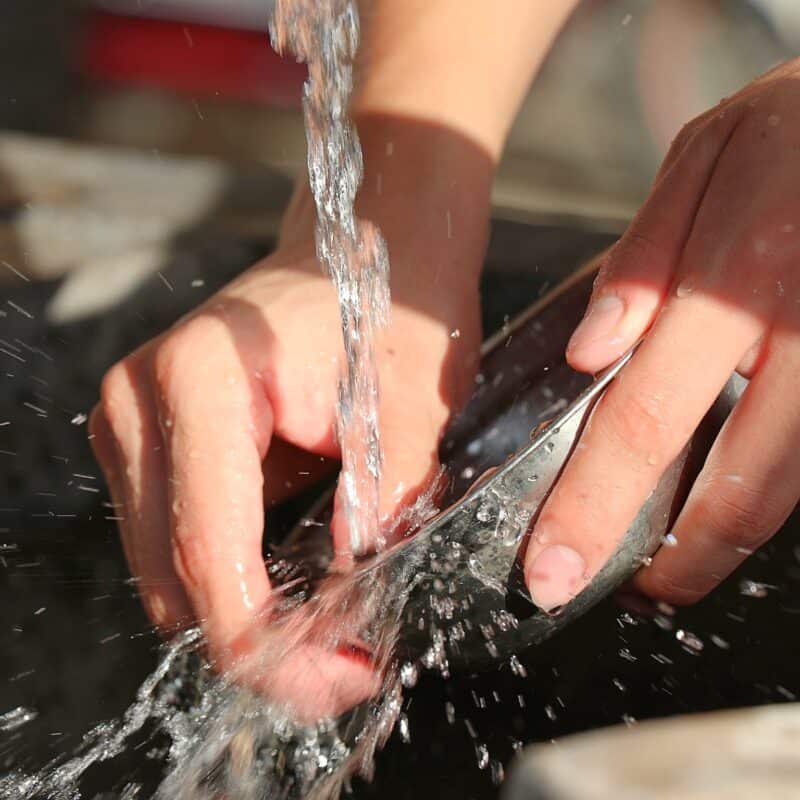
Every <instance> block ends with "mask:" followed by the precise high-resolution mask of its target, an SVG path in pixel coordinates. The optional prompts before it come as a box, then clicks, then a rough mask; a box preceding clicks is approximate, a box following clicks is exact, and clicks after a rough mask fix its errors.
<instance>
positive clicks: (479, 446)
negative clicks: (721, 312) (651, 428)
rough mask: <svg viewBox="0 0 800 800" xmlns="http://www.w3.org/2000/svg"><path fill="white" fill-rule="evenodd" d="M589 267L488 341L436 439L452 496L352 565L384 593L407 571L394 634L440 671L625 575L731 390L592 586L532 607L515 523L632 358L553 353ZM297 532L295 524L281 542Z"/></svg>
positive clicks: (532, 507)
mask: <svg viewBox="0 0 800 800" xmlns="http://www.w3.org/2000/svg"><path fill="white" fill-rule="evenodd" d="M592 277H593V276H592V273H591V272H589V273H587V272H584V273H583V274H581V275H578V276H577V277H575V278H573V279H572V280H570V281H568V282H567V283H566V284H565V285H563V286H562V287H561V288H559V289H558V290H556V291H555V292H554V293H552V294H551V295H549V296H548V297H547V298H545V299H544V300H543V301H541V302H540V303H538V304H537V305H536V306H534V307H532V309H531V310H530V311H529V312H527V313H526V314H523V315H522V316H521V317H520V318H519V319H518V320H517V321H516V322H515V323H514V324H512V325H510V326H508V327H507V328H506V329H505V330H504V331H503V332H501V333H500V334H499V335H498V336H496V337H494V338H493V339H492V340H490V342H489V343H488V347H486V348H485V349H484V353H483V359H482V372H481V379H480V381H479V383H478V387H477V391H476V393H475V395H474V396H473V398H472V400H471V401H470V403H469V405H468V406H467V408H466V409H465V411H464V412H463V413H462V415H461V416H460V417H459V418H458V419H457V420H455V422H454V424H453V425H452V426H451V428H450V431H449V434H448V436H447V437H446V439H445V441H444V443H443V447H442V460H443V463H445V464H446V465H447V467H448V471H449V476H450V486H449V495H448V500H449V501H450V502H451V503H452V505H450V506H449V508H447V510H445V511H444V512H443V513H441V514H440V515H439V516H437V517H436V518H435V519H434V520H432V521H431V522H430V523H428V524H427V525H426V526H425V527H424V528H423V529H422V530H421V531H420V532H419V533H417V534H416V536H414V537H413V538H411V539H409V540H406V541H404V542H402V543H401V544H400V545H398V546H396V547H395V548H393V549H391V550H389V551H388V552H386V553H383V554H381V555H380V556H378V557H375V558H374V559H373V560H372V561H371V562H366V563H364V564H363V565H362V569H361V570H359V571H360V572H361V573H362V575H364V574H367V573H370V574H371V580H373V581H375V582H380V583H381V584H382V585H384V586H386V587H387V592H388V591H389V588H388V587H395V586H396V585H397V584H398V582H399V583H402V582H407V584H408V585H407V588H406V591H405V600H404V603H405V605H404V608H403V609H402V613H401V615H400V629H399V637H398V642H397V647H398V649H399V652H400V653H401V654H402V655H403V657H405V658H407V659H410V660H413V659H417V658H421V659H422V660H423V663H427V664H428V666H438V667H439V668H441V669H443V670H444V671H446V670H449V669H453V668H460V667H465V668H469V669H479V668H482V667H486V666H489V665H491V664H492V663H493V662H498V661H500V660H503V659H506V658H508V657H509V656H510V655H511V654H513V653H515V652H518V651H520V650H522V649H523V648H525V647H526V646H528V645H531V644H534V643H536V642H539V641H542V640H543V639H545V638H547V637H548V636H550V635H552V634H553V633H554V632H556V631H557V630H559V629H560V628H562V627H564V626H565V625H567V624H569V622H571V621H572V620H574V619H575V618H576V617H578V616H580V615H581V614H583V613H584V612H586V611H587V610H588V609H589V608H591V607H592V606H593V605H595V604H596V603H597V602H598V601H600V600H601V599H602V598H604V597H605V596H607V595H608V594H609V593H611V592H612V591H613V590H614V589H615V588H616V587H618V586H619V585H620V584H621V583H622V582H623V581H625V580H626V579H628V578H630V577H631V576H632V575H633V573H634V572H636V570H637V569H638V568H639V567H640V566H641V565H642V563H643V562H644V561H645V560H646V559H647V558H648V557H649V556H651V555H652V554H653V552H654V551H655V550H656V549H657V547H658V546H659V544H660V542H661V540H662V538H663V536H664V535H665V534H666V533H667V532H668V530H669V525H670V523H671V522H672V520H673V519H674V517H675V513H676V511H677V510H678V508H679V507H680V504H681V503H682V502H683V500H684V498H685V494H686V491H687V490H688V488H689V486H690V485H691V481H692V480H693V478H694V476H695V475H696V474H697V471H698V469H699V467H700V466H701V465H702V461H703V459H704V458H705V455H706V454H707V452H708V448H709V446H710V444H711V442H712V441H713V438H714V436H715V434H716V432H717V431H718V429H719V426H720V425H721V422H722V421H723V420H724V418H725V416H726V415H727V413H728V412H729V410H730V408H731V407H732V403H733V402H735V399H736V397H737V396H738V395H739V394H740V392H741V385H740V384H734V383H733V382H731V383H729V385H728V386H727V387H726V390H725V391H724V392H723V393H722V395H721V396H720V399H719V401H718V403H717V405H716V406H715V408H714V409H712V411H711V412H710V413H709V415H708V416H707V418H706V420H705V421H704V423H703V424H702V425H701V426H700V427H699V428H698V430H697V432H696V433H695V435H694V437H693V439H692V441H691V442H690V443H689V445H687V447H686V448H685V449H684V451H683V452H682V453H681V455H680V456H679V457H678V458H677V459H676V460H675V461H674V462H673V464H672V465H671V466H670V467H669V468H668V469H667V470H666V471H665V473H664V475H663V477H662V479H661V481H660V483H659V484H658V487H657V488H656V490H655V491H654V492H653V493H652V495H651V496H650V498H649V499H648V501H647V503H646V504H645V506H644V507H643V508H642V509H641V511H640V513H639V514H638V516H637V517H636V520H635V521H634V523H633V524H632V525H631V527H630V529H629V530H628V532H627V533H626V535H625V537H624V538H623V540H622V541H621V542H620V544H619V546H618V548H617V550H616V552H615V553H614V554H613V556H612V557H611V558H610V559H609V561H608V562H607V563H606V564H605V566H604V567H603V568H602V569H601V570H600V572H599V573H598V574H597V575H596V576H595V578H594V579H593V580H592V581H591V583H590V584H589V585H588V586H587V587H586V588H585V589H584V590H583V591H582V592H581V593H580V594H579V595H578V596H577V597H575V598H574V599H573V600H572V601H571V602H570V603H568V604H567V605H566V606H564V607H563V608H562V609H561V610H560V611H559V613H557V614H548V613H545V612H543V611H541V610H539V609H538V608H536V607H535V606H534V605H533V603H532V601H531V599H530V595H529V594H528V592H527V589H526V587H525V585H524V580H523V574H522V569H521V566H520V552H521V548H523V547H524V546H525V540H526V534H527V533H528V532H529V530H530V528H531V525H532V523H533V521H534V520H535V517H536V514H537V512H538V510H539V508H540V507H541V505H542V503H543V502H544V500H545V499H546V498H547V496H548V494H549V492H550V490H551V488H552V486H553V484H554V483H555V481H556V480H557V478H558V476H559V474H560V473H561V470H562V469H563V467H564V465H565V463H566V462H567V460H568V458H569V456H570V454H571V453H572V452H573V449H574V447H575V445H576V443H577V441H578V439H579V437H580V434H581V431H582V430H583V427H584V424H585V422H586V420H587V419H588V417H589V415H590V414H591V411H592V409H593V408H594V406H595V404H596V403H597V402H598V401H599V400H600V399H601V398H602V395H603V393H604V392H605V390H606V389H607V387H608V386H609V385H610V384H611V382H612V381H614V380H615V379H617V378H618V376H619V375H620V373H621V372H622V371H623V369H624V366H625V364H626V363H627V361H628V359H629V358H630V354H628V355H627V356H625V357H624V358H623V359H621V360H620V361H619V362H618V363H617V364H615V365H614V366H613V367H611V368H610V369H609V370H608V371H607V372H606V373H605V374H603V375H602V376H600V377H599V378H597V380H595V381H594V382H590V381H589V380H588V379H587V378H586V377H584V376H581V375H579V374H577V373H575V372H574V371H573V370H571V369H570V368H569V367H568V365H567V364H566V362H565V360H564V356H563V353H564V349H565V345H566V342H567V339H568V337H569V334H570V332H571V331H572V330H573V328H574V327H575V325H576V324H577V322H578V321H579V319H580V317H581V314H582V312H583V309H584V308H585V305H586V302H587V300H588V297H589V294H590V292H591V280H592ZM544 423H547V425H546V426H545V425H544ZM542 428H543V429H542ZM531 431H536V433H535V434H534V435H533V440H532V441H531ZM498 465H501V466H500V467H499V468H498V469H497V470H496V471H495V472H494V474H492V475H491V476H490V477H487V478H486V479H485V480H482V481H479V482H478V485H475V486H473V487H472V488H470V484H473V483H474V479H475V477H476V476H480V475H483V474H484V473H485V471H486V470H487V469H489V468H492V467H497V466H498ZM465 492H466V494H465ZM458 498H461V499H458ZM318 530H320V529H318ZM307 534H308V529H307V528H306V529H303V531H302V533H301V534H299V535H296V536H294V537H292V540H293V541H299V539H300V536H303V535H307Z"/></svg>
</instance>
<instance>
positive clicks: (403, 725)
mask: <svg viewBox="0 0 800 800" xmlns="http://www.w3.org/2000/svg"><path fill="white" fill-rule="evenodd" d="M397 730H398V731H399V733H400V738H401V739H402V740H403V742H404V743H405V744H408V743H409V742H410V741H411V730H410V728H409V725H408V717H407V716H406V715H405V714H401V715H400V717H399V718H398V720H397Z"/></svg>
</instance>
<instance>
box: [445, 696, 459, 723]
mask: <svg viewBox="0 0 800 800" xmlns="http://www.w3.org/2000/svg"><path fill="white" fill-rule="evenodd" d="M444 715H445V717H446V719H447V722H448V724H450V725H452V724H453V723H454V722H455V721H456V707H455V706H454V705H453V704H452V703H451V702H450V701H449V700H448V701H447V702H446V703H445V704H444Z"/></svg>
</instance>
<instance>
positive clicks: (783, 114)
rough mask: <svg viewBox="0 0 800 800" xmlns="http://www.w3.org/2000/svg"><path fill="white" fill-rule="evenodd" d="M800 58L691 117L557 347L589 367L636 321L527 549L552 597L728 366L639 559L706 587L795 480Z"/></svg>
mask: <svg viewBox="0 0 800 800" xmlns="http://www.w3.org/2000/svg"><path fill="white" fill-rule="evenodd" d="M799 265H800V61H793V62H790V63H788V64H785V65H783V66H781V67H780V68H778V69H776V70H774V71H773V72H771V73H769V74H767V75H765V76H764V77H762V78H760V79H759V80H757V81H755V82H754V83H753V84H751V85H750V86H748V87H747V88H746V89H744V90H743V91H741V92H740V93H739V94H737V95H736V96H734V97H732V98H730V99H728V100H725V101H723V102H722V103H721V104H720V105H719V106H718V107H717V108H715V109H713V110H712V111H709V112H708V113H707V114H705V115H703V116H701V117H700V118H698V119H697V120H695V121H694V122H692V123H690V124H689V125H687V126H686V127H685V128H684V129H683V131H682V132H681V133H680V135H679V136H678V137H677V138H676V140H675V142H674V143H673V145H672V148H671V150H670V152H669V154H668V155H667V158H666V160H665V162H664V164H663V166H662V168H661V171H660V173H659V175H658V177H657V180H656V183H655V186H654V188H653V190H652V192H651V194H650V197H649V199H648V200H647V202H646V204H645V205H644V207H643V208H642V209H641V211H640V212H639V214H638V215H637V217H636V218H635V220H634V221H633V223H632V224H631V226H630V228H629V229H628V231H627V232H626V233H625V235H624V236H623V237H622V239H621V240H620V241H619V243H618V244H617V245H616V246H615V247H614V248H613V249H612V250H611V251H610V253H609V254H608V256H607V258H606V260H605V263H604V264H603V266H602V268H601V270H600V274H599V276H598V280H597V284H596V286H595V289H594V293H593V296H592V299H591V302H590V304H589V308H588V311H587V314H586V316H585V318H584V320H583V322H582V323H581V325H580V326H579V327H578V329H577V330H576V331H575V333H574V335H573V338H572V340H571V342H570V345H569V348H568V358H569V360H570V362H571V363H572V364H573V365H574V366H575V367H576V368H578V369H581V370H584V371H587V372H596V371H598V370H600V369H602V368H603V367H605V366H607V365H608V364H610V363H611V362H612V361H614V360H615V359H616V358H618V357H619V356H620V355H622V354H623V353H624V352H625V351H626V350H628V349H629V348H630V347H631V346H632V345H633V344H634V343H635V342H636V341H637V339H639V337H641V336H642V335H643V334H644V333H645V332H647V335H646V337H645V339H644V341H643V342H642V344H641V345H640V347H639V348H638V350H637V352H636V354H635V355H634V357H633V359H632V360H631V362H630V364H629V365H628V366H627V367H626V369H625V371H624V373H623V374H622V375H621V376H620V378H619V379H617V380H616V381H615V382H614V383H613V385H612V386H611V387H610V389H609V390H608V392H607V394H606V395H605V396H604V398H603V399H602V402H601V403H600V405H599V407H598V408H597V410H596V412H595V413H594V415H593V416H592V418H591V422H590V424H589V426H588V428H587V430H586V432H585V434H584V436H583V439H582V441H581V447H580V449H579V450H578V451H577V452H576V453H575V454H574V456H573V457H572V458H571V459H570V462H569V464H568V465H567V467H566V469H565V471H564V474H563V476H562V477H561V479H560V480H559V482H558V484H557V486H556V488H555V490H554V492H553V494H552V496H551V497H550V499H549V500H548V502H547V504H546V506H545V507H544V509H543V511H542V514H541V516H540V518H539V520H538V523H537V525H536V527H535V530H534V532H533V536H532V539H531V542H530V545H529V548H528V551H527V553H526V560H525V571H526V576H527V581H528V585H529V587H530V590H531V593H532V596H533V598H534V600H535V602H536V603H537V605H539V606H540V607H542V608H544V609H547V610H552V609H554V608H556V607H558V606H561V605H563V604H564V603H566V602H568V601H569V600H570V599H571V598H572V597H573V596H575V595H576V594H577V593H578V592H580V591H581V589H582V588H583V587H584V586H585V585H586V584H587V583H588V581H589V580H590V579H591V578H592V577H593V576H594V575H595V574H596V573H597V572H598V570H599V569H600V567H601V566H602V565H603V564H604V563H605V562H606V560H607V559H608V558H609V556H610V555H611V554H612V552H613V551H614V550H615V548H616V547H617V544H618V543H619V541H620V539H621V538H622V536H623V534H624V532H625V530H626V529H627V528H628V526H629V525H630V523H631V522H632V521H633V519H634V517H635V516H636V514H637V512H638V510H639V509H640V507H641V506H642V505H643V503H644V502H645V500H646V498H647V496H648V494H649V493H650V492H651V491H652V490H653V488H654V487H655V486H656V484H657V482H658V480H659V477H660V475H661V474H662V472H663V471H664V469H665V468H666V467H667V465H668V464H669V463H670V462H671V461H672V460H673V459H674V458H675V457H676V456H677V455H678V453H679V452H680V451H681V449H682V448H683V446H684V445H685V443H686V442H687V441H688V439H689V438H690V436H691V435H692V432H693V431H694V429H695V427H696V426H697V425H698V423H699V422H700V420H701V419H702V417H703V416H704V414H705V412H706V411H707V410H708V409H709V407H710V406H711V405H712V403H713V401H714V399H715V398H716V396H717V394H718V393H719V391H720V390H721V388H722V386H723V385H724V383H725V382H726V380H727V379H728V377H729V376H730V375H731V373H732V372H733V371H734V370H738V371H739V372H740V373H741V374H742V375H744V376H745V377H747V378H750V384H749V387H748V388H747V390H746V391H745V394H744V395H743V397H742V399H741V401H740V402H739V404H738V406H737V408H736V409H735V411H734V412H733V414H732V416H731V417H730V419H729V420H728V422H727V424H726V425H725V427H724V428H723V430H722V432H721V433H720V435H719V437H718V439H717V441H716V443H715V445H714V447H713V449H712V451H711V453H710V455H709V457H708V459H707V461H706V464H705V466H704V468H703V470H702V472H701V474H700V476H699V477H698V479H697V481H696V482H695V485H694V487H693V489H692V491H691V493H690V495H689V498H688V500H687V502H686V505H685V507H684V508H683V511H682V513H681V514H680V517H679V518H678V520H677V522H676V524H675V527H674V530H673V533H674V535H675V538H676V540H677V546H674V547H668V548H667V547H664V548H662V549H661V550H660V551H659V552H658V554H657V555H656V556H655V558H654V560H653V563H652V565H651V566H649V567H647V568H645V569H643V570H641V571H640V572H639V574H638V576H637V577H636V580H635V584H636V586H637V588H638V589H640V590H641V591H643V592H645V593H646V594H648V595H650V596H651V597H653V598H657V599H663V600H665V601H669V602H671V603H677V604H686V603H692V602H694V601H695V600H698V599H700V598H701V597H703V596H704V595H705V594H706V593H707V592H709V591H710V590H711V589H713V588H714V587H715V586H716V585H717V584H718V583H719V582H720V581H721V580H722V579H723V578H724V577H725V576H727V575H728V574H729V573H730V572H731V571H732V570H733V569H734V568H735V567H736V566H737V565H738V564H739V563H740V562H741V561H742V560H743V559H744V558H746V556H747V555H748V554H749V553H751V552H752V551H753V550H754V549H755V548H757V547H759V546H760V545H761V544H763V543H764V542H765V541H766V540H767V539H769V538H770V537H771V536H772V535H773V534H774V533H775V532H776V531H777V530H778V529H779V528H780V526H781V525H782V523H783V522H784V520H785V519H786V518H787V516H788V515H789V513H790V512H791V511H792V509H793V508H794V506H795V504H796V503H797V501H798V498H800V411H798V405H797V398H798V395H799V394H800V269H799V268H798V267H799Z"/></svg>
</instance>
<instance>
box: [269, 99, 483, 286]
mask: <svg viewBox="0 0 800 800" xmlns="http://www.w3.org/2000/svg"><path fill="white" fill-rule="evenodd" d="M355 124H356V127H357V129H358V134H359V139H360V140H361V144H362V150H363V156H364V177H363V180H362V183H361V187H360V189H359V192H358V196H357V199H356V213H357V215H358V217H359V218H361V219H363V220H367V221H369V222H372V223H374V224H375V225H377V226H378V228H379V229H380V231H381V233H382V234H383V236H384V238H385V239H386V242H387V245H388V247H389V255H390V258H391V262H392V272H393V276H394V278H397V279H398V280H400V279H404V280H403V282H405V280H407V279H409V278H413V279H415V280H419V281H420V282H421V283H423V284H424V283H426V278H428V277H430V276H431V275H432V274H435V277H436V281H437V283H438V284H439V285H440V287H441V288H449V287H458V286H460V285H463V284H464V283H465V282H466V283H468V284H477V281H478V278H479V276H480V270H481V267H482V263H483V255H484V251H485V248H486V240H487V237H488V227H489V215H490V194H491V184H492V179H493V176H494V162H493V160H492V159H491V157H490V156H489V155H488V153H486V151H485V150H483V149H482V148H481V147H480V146H479V145H478V144H476V143H475V142H472V141H470V140H469V139H467V138H466V137H465V136H463V135H461V134H459V133H457V132H454V131H451V130H447V129H444V128H441V127H439V126H436V125H433V124H432V123H429V122H423V121H418V120H413V119H409V118H401V117H393V116H388V115H383V114H368V113H362V114H358V115H357V116H356V119H355ZM315 224H316V208H315V205H314V200H313V198H312V196H311V191H310V188H309V186H308V179H307V176H306V175H303V176H302V177H301V178H299V179H298V182H297V184H296V186H295V190H294V193H293V195H292V199H291V201H290V203H289V206H288V207H287V210H286V212H285V214H284V217H283V221H282V224H281V233H280V243H281V246H282V247H292V246H298V245H303V246H305V245H306V244H308V245H310V246H313V241H314V229H315ZM409 273H410V274H409ZM393 283H394V280H393Z"/></svg>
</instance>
